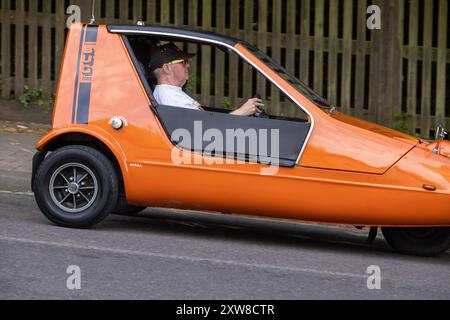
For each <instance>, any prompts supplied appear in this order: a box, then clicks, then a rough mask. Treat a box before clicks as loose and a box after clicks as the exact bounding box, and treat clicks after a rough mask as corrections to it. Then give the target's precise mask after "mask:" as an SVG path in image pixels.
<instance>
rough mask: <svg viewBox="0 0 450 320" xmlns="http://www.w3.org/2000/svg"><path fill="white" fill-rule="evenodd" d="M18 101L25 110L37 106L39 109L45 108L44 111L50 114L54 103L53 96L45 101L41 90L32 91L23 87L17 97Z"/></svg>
mask: <svg viewBox="0 0 450 320" xmlns="http://www.w3.org/2000/svg"><path fill="white" fill-rule="evenodd" d="M19 101H20V103H21V104H22V105H23V106H24V107H25V108H29V107H30V106H31V105H37V106H39V107H45V110H46V111H47V112H50V110H51V108H52V106H53V103H54V101H55V95H51V96H50V97H49V98H48V99H45V97H44V90H42V88H37V89H33V88H30V87H28V86H24V87H23V94H22V95H21V96H20V97H19Z"/></svg>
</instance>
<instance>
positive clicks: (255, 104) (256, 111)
mask: <svg viewBox="0 0 450 320" xmlns="http://www.w3.org/2000/svg"><path fill="white" fill-rule="evenodd" d="M262 102H263V101H262V100H261V99H258V98H253V99H249V100H248V101H247V102H246V103H244V105H242V107H240V108H239V109H237V110H234V111H233V112H231V113H230V114H233V115H236V116H252V115H256V116H259V115H260V114H261V112H262V108H263V107H264V104H263V103H262Z"/></svg>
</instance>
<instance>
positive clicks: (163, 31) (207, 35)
mask: <svg viewBox="0 0 450 320" xmlns="http://www.w3.org/2000/svg"><path fill="white" fill-rule="evenodd" d="M107 28H108V31H109V32H111V33H121V34H128V35H146V34H147V35H156V36H157V35H160V36H165V37H174V38H183V39H190V40H198V41H206V42H213V43H221V44H227V45H229V46H231V47H234V46H235V45H236V44H238V43H242V42H244V41H242V40H239V39H235V38H232V37H227V36H222V35H218V34H215V33H213V32H209V31H204V30H199V29H192V28H176V27H164V26H156V25H145V26H140V25H129V24H110V25H108V26H107Z"/></svg>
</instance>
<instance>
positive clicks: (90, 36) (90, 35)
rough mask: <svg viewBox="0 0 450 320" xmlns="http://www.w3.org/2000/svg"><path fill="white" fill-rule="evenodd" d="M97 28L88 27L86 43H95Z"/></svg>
mask: <svg viewBox="0 0 450 320" xmlns="http://www.w3.org/2000/svg"><path fill="white" fill-rule="evenodd" d="M97 33H98V27H89V28H88V29H87V32H86V43H97Z"/></svg>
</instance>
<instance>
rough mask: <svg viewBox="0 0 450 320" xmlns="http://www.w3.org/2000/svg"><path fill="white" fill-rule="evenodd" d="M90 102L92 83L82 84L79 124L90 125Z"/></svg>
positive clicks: (78, 115) (79, 101) (79, 102)
mask: <svg viewBox="0 0 450 320" xmlns="http://www.w3.org/2000/svg"><path fill="white" fill-rule="evenodd" d="M90 100H91V83H90V82H82V83H80V90H79V92H78V108H77V109H78V111H77V123H80V124H88V121H89V105H90Z"/></svg>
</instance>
